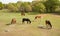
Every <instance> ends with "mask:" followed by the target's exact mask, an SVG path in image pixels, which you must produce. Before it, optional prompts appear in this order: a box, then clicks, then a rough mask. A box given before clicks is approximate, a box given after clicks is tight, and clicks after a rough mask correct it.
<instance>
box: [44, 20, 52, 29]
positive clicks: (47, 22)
mask: <svg viewBox="0 0 60 36" xmlns="http://www.w3.org/2000/svg"><path fill="white" fill-rule="evenodd" d="M45 23H46V26H47V28H48V27H50V28H52V25H51V22H50V21H49V20H46V21H45Z"/></svg>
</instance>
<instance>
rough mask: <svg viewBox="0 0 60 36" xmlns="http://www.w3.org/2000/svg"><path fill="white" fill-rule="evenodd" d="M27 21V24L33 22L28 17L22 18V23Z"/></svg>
mask: <svg viewBox="0 0 60 36" xmlns="http://www.w3.org/2000/svg"><path fill="white" fill-rule="evenodd" d="M25 21H27V24H28V23H31V21H30V19H28V18H23V19H22V23H24V22H25Z"/></svg>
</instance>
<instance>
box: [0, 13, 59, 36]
mask: <svg viewBox="0 0 60 36" xmlns="http://www.w3.org/2000/svg"><path fill="white" fill-rule="evenodd" d="M36 15H41V16H42V18H40V19H37V20H34V17H35V16H36ZM36 15H29V14H26V16H21V15H20V13H0V36H60V15H54V14H36ZM14 17H15V18H16V20H17V23H16V24H12V25H6V24H9V23H10V22H11V19H12V18H14ZM24 17H27V18H29V19H31V21H32V23H31V24H26V23H25V24H22V22H21V21H22V18H24ZM46 19H49V20H50V21H51V23H52V25H53V28H52V29H50V30H48V29H41V28H38V26H39V25H43V26H45V20H46Z"/></svg>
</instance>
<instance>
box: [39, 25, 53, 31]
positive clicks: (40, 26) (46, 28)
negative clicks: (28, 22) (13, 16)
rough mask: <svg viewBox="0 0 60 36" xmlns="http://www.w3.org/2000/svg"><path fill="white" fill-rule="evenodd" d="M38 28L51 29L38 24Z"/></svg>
mask: <svg viewBox="0 0 60 36" xmlns="http://www.w3.org/2000/svg"><path fill="white" fill-rule="evenodd" d="M38 28H40V29H48V30H49V29H52V28H46V27H45V26H39V27H38Z"/></svg>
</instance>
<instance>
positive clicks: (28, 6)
mask: <svg viewBox="0 0 60 36" xmlns="http://www.w3.org/2000/svg"><path fill="white" fill-rule="evenodd" d="M2 9H8V10H9V11H10V12H40V13H45V12H60V1H59V0H46V1H44V0H42V1H33V2H21V1H18V2H17V3H9V4H2V2H0V10H2Z"/></svg>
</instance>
